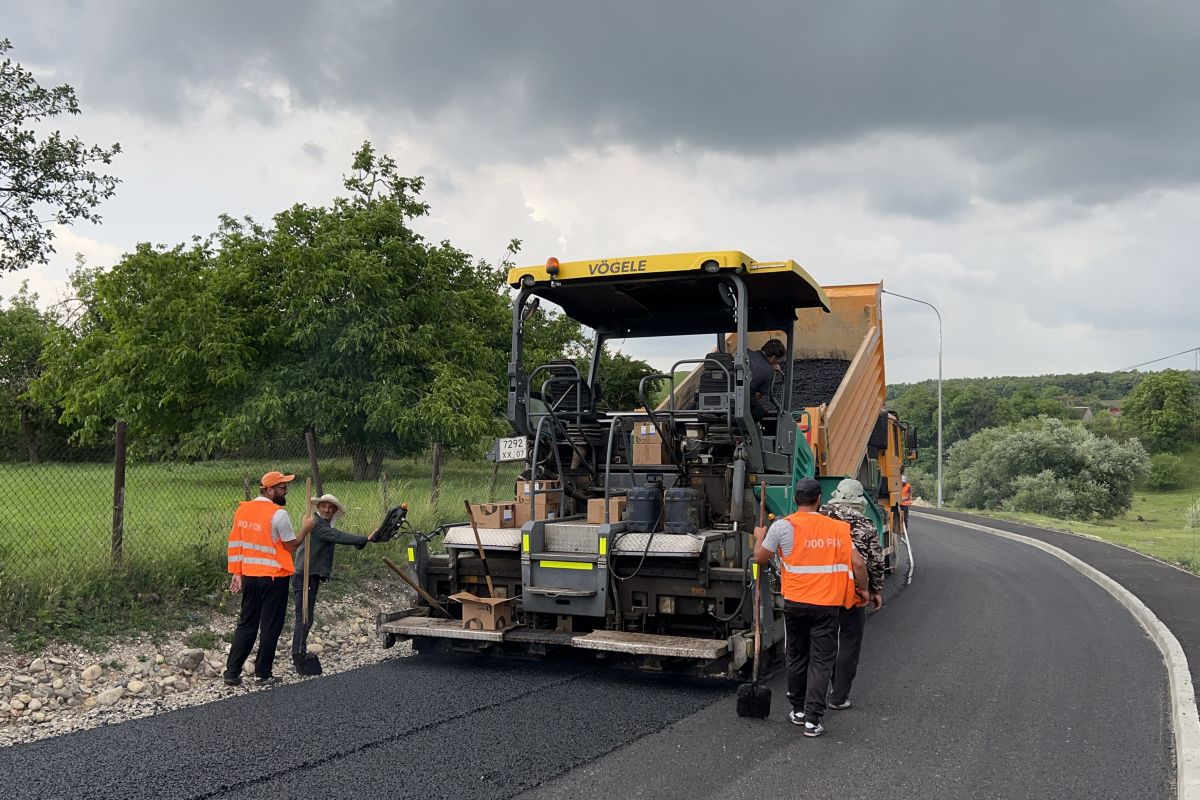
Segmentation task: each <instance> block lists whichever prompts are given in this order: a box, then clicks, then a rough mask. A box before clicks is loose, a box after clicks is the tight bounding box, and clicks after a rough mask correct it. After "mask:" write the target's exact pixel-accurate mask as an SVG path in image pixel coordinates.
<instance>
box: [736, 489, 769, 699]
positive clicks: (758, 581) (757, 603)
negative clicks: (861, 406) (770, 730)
mask: <svg viewBox="0 0 1200 800" xmlns="http://www.w3.org/2000/svg"><path fill="white" fill-rule="evenodd" d="M766 505H767V484H766V483H765V482H764V483H763V484H761V486H760V487H759V499H758V525H759V527H762V526H763V525H765V524H766V519H767V513H766V512H767V508H766ZM750 558H751V559H753V558H754V554H753V553H751V555H750ZM761 671H762V570H761V569H759V565H758V564H757V563H755V564H754V669H753V672H752V673H751V677H750V683H743V684H742V685H741V686H739V687H738V690H737V715H738V716H739V717H757V718H758V719H766V718H767V717H768V716H770V714H771V690H770V688H768V687H766V686H763V685H762V684H760V683H759V682H758V677H759V674H760V673H761Z"/></svg>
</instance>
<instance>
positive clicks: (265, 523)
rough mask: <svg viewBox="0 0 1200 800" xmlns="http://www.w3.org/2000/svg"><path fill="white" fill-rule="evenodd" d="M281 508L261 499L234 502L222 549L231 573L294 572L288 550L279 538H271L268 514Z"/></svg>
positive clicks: (275, 574) (270, 574)
mask: <svg viewBox="0 0 1200 800" xmlns="http://www.w3.org/2000/svg"><path fill="white" fill-rule="evenodd" d="M281 508H283V506H277V505H275V504H274V503H266V502H263V501H262V500H248V501H246V502H245V503H240V504H239V505H238V510H237V513H236V514H234V515H233V528H232V529H230V531H229V546H228V547H227V548H226V551H225V557H226V561H227V564H228V568H229V571H230V572H232V573H233V574H234V575H247V576H251V577H260V576H263V577H269V578H283V577H287V576H288V575H292V574H294V573H295V572H296V568H295V567H294V566H293V565H292V554H291V553H289V552H288V551H287V550H286V549H284V547H283V542H280V543H279V544H276V543H275V542H273V541H271V518H272V517H274V516H275V512H276V511H278V510H279V509H281Z"/></svg>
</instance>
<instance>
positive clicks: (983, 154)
mask: <svg viewBox="0 0 1200 800" xmlns="http://www.w3.org/2000/svg"><path fill="white" fill-rule="evenodd" d="M54 9H57V10H54ZM30 13H35V14H37V15H47V16H48V15H56V17H57V18H56V19H55V20H54V23H55V24H43V25H41V26H40V28H38V27H37V26H31V28H33V30H31V31H30V33H31V34H34V32H35V31H39V32H40V33H41V34H42V35H41V37H38V36H36V35H31V38H33V39H35V40H36V41H33V42H21V41H18V42H17V44H18V46H19V47H28V48H36V49H37V50H38V51H39V53H45V54H46V55H47V56H48V57H52V58H53V60H55V61H58V62H63V67H64V69H66V70H70V71H72V72H73V73H74V74H73V76H72V77H73V78H74V79H78V80H80V81H81V82H82V81H86V83H87V85H88V94H89V97H90V98H92V100H93V102H95V101H96V99H97V98H103V100H102V101H103V103H104V104H105V105H111V104H119V105H121V106H124V107H127V108H130V109H131V110H133V111H135V112H138V113H148V114H154V115H157V116H160V117H163V118H166V119H170V120H176V121H179V122H181V123H183V124H186V121H187V119H188V118H189V112H190V110H191V109H189V103H190V102H195V100H194V98H195V93H194V92H190V91H189V90H194V89H201V90H217V91H220V92H222V93H225V94H228V95H231V96H233V97H234V98H235V100H234V103H235V108H238V109H242V108H247V107H250V108H253V107H258V109H259V110H258V112H256V116H269V115H271V114H274V113H277V112H278V109H277V108H276V107H274V106H271V105H270V104H269V103H264V101H263V100H262V99H261V97H260V96H259V94H258V93H257V89H256V87H257V86H258V85H259V84H261V83H263V82H266V81H279V82H282V83H283V84H285V85H286V86H287V87H288V88H289V90H290V92H291V95H292V101H293V102H294V103H296V104H297V105H299V106H301V107H311V108H321V109H327V110H334V111H336V110H348V111H354V112H359V113H362V114H364V115H367V116H373V117H376V118H377V117H379V116H381V115H384V116H390V115H395V116H396V117H397V118H398V119H404V120H405V121H406V122H407V123H408V124H419V121H420V120H446V119H452V120H454V121H455V125H456V126H457V135H458V136H460V137H461V138H462V140H463V141H464V142H470V149H471V150H472V151H473V152H474V153H475V155H476V157H479V158H517V159H534V158H537V157H540V156H546V155H550V154H554V153H557V152H562V151H563V150H565V149H567V148H571V147H580V146H604V145H610V144H629V145H632V146H635V147H638V148H643V149H647V150H655V149H659V148H664V147H684V148H693V149H695V150H696V151H719V152H727V153H735V154H738V155H743V156H749V157H756V156H770V155H778V154H786V153H792V152H795V151H798V150H804V149H806V148H814V147H823V146H829V145H832V144H837V143H844V142H848V141H855V140H861V139H867V138H870V137H879V136H887V135H891V134H904V135H906V136H918V137H931V138H934V139H937V138H942V137H946V138H947V141H948V142H952V143H948V144H947V145H946V146H947V147H952V148H954V149H955V151H956V152H957V153H958V154H959V155H960V156H961V157H962V158H963V159H964V160H965V161H966V162H969V163H971V164H978V165H979V167H980V169H981V174H980V176H979V181H978V184H977V186H975V187H974V190H975V191H979V192H981V193H983V194H985V195H987V196H990V197H993V198H995V199H999V200H1003V201H1021V200H1024V199H1028V198H1031V197H1037V196H1041V195H1044V194H1067V195H1070V196H1072V197H1075V198H1076V199H1078V200H1080V201H1081V202H1096V201H1104V200H1108V199H1112V198H1116V197H1119V196H1122V195H1125V194H1129V193H1132V192H1137V191H1141V190H1143V189H1146V188H1149V187H1154V186H1163V185H1181V184H1190V183H1192V182H1194V181H1196V180H1197V179H1198V178H1200V158H1198V157H1197V156H1195V155H1194V154H1193V152H1192V151H1193V149H1194V144H1193V143H1194V141H1195V140H1196V137H1197V134H1198V133H1200V104H1198V103H1197V102H1196V101H1195V90H1194V87H1193V84H1194V76H1195V75H1197V74H1200V6H1195V5H1193V4H1184V3H1177V4H1168V3H1159V2H1153V1H1151V2H1140V3H1134V2H1124V3H1122V2H1110V3H1095V2H1091V1H1090V0H1056V2H1053V3H1046V2H1041V1H1040V0H1039V2H1024V3H1023V2H1004V1H1002V0H993V1H992V2H979V3H973V4H963V3H959V2H950V1H949V0H944V1H943V2H920V3H918V2H913V1H909V2H903V1H900V0H898V1H897V2H877V3H861V4H852V3H828V2H805V3H799V2H744V3H728V2H719V3H718V2H711V1H710V2H692V1H688V2H684V1H683V0H669V1H668V2H661V1H660V2H632V0H619V1H617V2H607V3H586V4H583V3H562V2H547V1H544V0H537V1H536V2H518V3H501V2H491V3H484V2H471V3H467V2H431V1H430V0H424V1H423V2H411V3H388V2H378V1H377V0H374V1H368V0H359V1H358V2H355V1H353V0H351V1H350V2H339V3H333V2H328V3H318V2H315V0H303V2H294V1H293V0H288V2H283V1H282V0H275V2H232V1H231V0H223V1H222V2H208V3H203V4H201V3H182V2H158V3H150V2H147V3H144V4H132V3H127V4H125V5H123V6H113V5H111V4H107V3H106V4H94V5H86V6H84V8H83V10H82V11H79V10H73V9H70V8H67V7H61V6H59V7H54V6H49V7H46V6H39V10H38V11H36V12H30ZM72 26H74V27H77V28H79V29H81V30H83V29H85V30H86V31H87V32H88V35H87V36H83V35H78V36H74V37H72V41H73V42H76V45H75V46H74V47H73V48H72V49H71V50H70V51H67V50H64V48H63V47H62V42H63V39H62V37H61V34H62V30H63V29H64V28H66V29H70V28H71V27H72ZM13 35H14V36H16V35H17V32H15V31H14V32H13ZM414 120H415V121H417V123H414V122H413V121H414ZM944 183H945V182H944V181H943V182H942V184H944ZM966 191H967V189H966V187H965V182H964V185H963V186H960V187H959V188H958V189H956V190H955V191H953V192H950V193H947V192H946V191H945V190H944V188H943V187H942V186H939V187H934V188H932V189H928V190H926V189H924V188H922V187H920V186H917V187H909V188H894V187H893V188H890V189H888V190H886V191H883V192H880V193H879V194H878V196H876V197H874V198H873V199H872V202H873V204H874V205H875V206H877V207H879V208H882V209H884V210H889V211H895V212H897V213H910V214H913V215H917V216H938V215H953V214H955V213H957V212H958V211H959V210H961V209H962V208H963V207H964V204H965V202H966V199H967V194H966Z"/></svg>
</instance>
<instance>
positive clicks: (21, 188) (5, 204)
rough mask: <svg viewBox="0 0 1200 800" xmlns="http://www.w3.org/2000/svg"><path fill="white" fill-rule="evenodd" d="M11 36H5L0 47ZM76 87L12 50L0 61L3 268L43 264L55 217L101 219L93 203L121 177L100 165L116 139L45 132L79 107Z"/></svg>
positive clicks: (3, 48)
mask: <svg viewBox="0 0 1200 800" xmlns="http://www.w3.org/2000/svg"><path fill="white" fill-rule="evenodd" d="M11 49H12V43H11V42H9V40H7V39H0V55H4V54H5V53H7V52H8V51H9V50H11ZM79 113H80V112H79V101H78V100H76V99H75V90H74V89H72V88H71V87H70V86H67V85H66V84H63V85H62V86H56V87H54V88H53V89H45V88H43V87H42V86H40V85H39V84H38V82H37V80H36V79H35V78H34V76H33V74H32V73H30V72H29V70H27V69H25V68H24V67H22V66H21V65H20V64H18V63H16V62H15V61H13V60H12V59H11V58H5V59H4V61H3V62H2V63H0V271H5V272H7V271H12V270H17V269H22V268H24V267H27V266H29V265H30V264H35V263H36V264H45V263H46V262H47V261H48V260H49V257H50V255H51V254H52V253H53V252H54V230H53V228H51V227H50V223H57V224H59V225H69V224H70V223H72V222H73V221H75V220H87V221H89V222H99V221H100V215H99V214H98V213H97V212H96V208H97V207H98V206H99V205H100V203H101V201H103V200H107V199H108V198H110V197H112V195H113V193H114V192H115V191H116V186H117V183H118V180H117V179H116V178H114V177H113V176H111V175H104V174H102V173H100V172H98V171H97V168H98V167H99V165H102V164H103V165H108V164H111V163H112V158H113V156H115V155H116V154H117V153H119V152H121V146H120V145H119V144H113V145H111V146H110V147H107V148H105V147H100V146H98V145H93V146H91V147H89V146H87V145H86V144H84V143H83V142H82V141H80V140H79V139H78V138H77V137H71V138H66V137H64V136H63V135H62V133H61V132H60V131H54V132H52V133H48V134H43V131H44V129H45V128H46V127H47V123H48V122H49V121H50V120H51V119H53V118H54V117H57V116H59V115H61V114H70V115H76V114H79Z"/></svg>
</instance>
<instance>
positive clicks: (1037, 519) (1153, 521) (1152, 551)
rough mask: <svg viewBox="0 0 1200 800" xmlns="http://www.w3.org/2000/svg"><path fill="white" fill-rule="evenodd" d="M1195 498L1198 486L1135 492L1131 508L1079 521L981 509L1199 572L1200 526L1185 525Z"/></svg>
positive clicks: (1000, 516) (994, 515)
mask: <svg viewBox="0 0 1200 800" xmlns="http://www.w3.org/2000/svg"><path fill="white" fill-rule="evenodd" d="M1198 500H1200V490H1197V489H1179V490H1176V491H1170V492H1135V493H1134V496H1133V508H1132V509H1130V510H1129V511H1128V512H1126V513H1125V514H1122V515H1121V516H1119V517H1116V518H1114V519H1110V520H1104V521H1102V522H1078V521H1075V520H1062V519H1055V518H1053V517H1043V516H1039V515H1037V514H1015V513H1009V512H1003V511H988V512H984V513H985V514H986V515H987V516H989V517H996V518H997V519H1008V520H1015V521H1019V522H1027V523H1029V524H1030V525H1037V526H1040V527H1043V528H1050V529H1052V530H1060V531H1070V532H1072V533H1081V534H1086V535H1088V536H1095V537H1098V538H1100V539H1103V540H1104V541H1106V542H1112V543H1113V544H1119V545H1122V546H1124V547H1128V548H1130V549H1131V550H1137V551H1138V552H1139V553H1145V554H1147V555H1151V556H1154V557H1155V558H1161V559H1162V560H1164V561H1169V562H1170V563H1172V564H1178V565H1179V566H1181V567H1184V568H1185V569H1189V570H1191V571H1192V572H1195V573H1197V574H1200V529H1197V528H1192V529H1190V530H1189V529H1186V528H1185V527H1184V526H1185V523H1186V521H1187V510H1188V508H1189V507H1190V506H1191V505H1192V504H1193V503H1195V502H1197V501H1198ZM964 510H969V509H964ZM972 513H979V512H972ZM1139 517H1140V519H1139Z"/></svg>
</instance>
